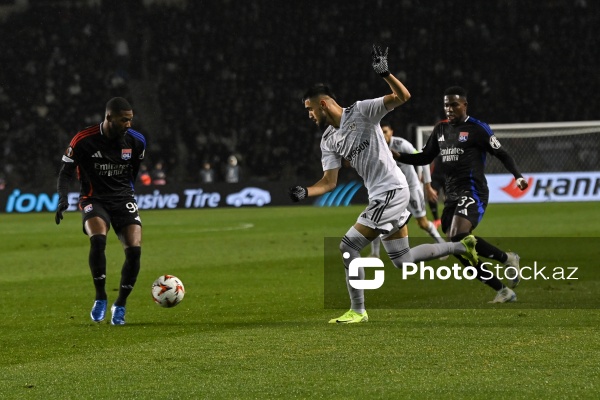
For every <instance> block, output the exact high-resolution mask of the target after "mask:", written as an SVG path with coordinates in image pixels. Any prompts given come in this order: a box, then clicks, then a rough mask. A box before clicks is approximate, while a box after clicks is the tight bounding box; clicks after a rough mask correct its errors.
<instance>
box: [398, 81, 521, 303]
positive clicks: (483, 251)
mask: <svg viewBox="0 0 600 400" xmlns="http://www.w3.org/2000/svg"><path fill="white" fill-rule="evenodd" d="M444 110H445V112H446V118H447V119H446V120H443V121H441V122H439V123H438V124H437V125H435V127H434V128H433V132H432V133H431V136H430V137H429V139H428V140H427V143H426V144H425V147H424V148H423V151H422V152H420V153H415V154H407V153H400V154H398V153H396V154H394V158H395V159H396V160H397V161H400V162H402V163H406V164H412V165H426V164H429V163H431V162H432V161H433V160H434V159H435V158H436V156H438V155H441V158H440V159H439V160H441V162H442V166H443V170H444V173H445V177H446V183H445V195H446V200H445V202H444V211H443V212H442V231H443V232H444V233H445V234H446V236H447V237H448V238H450V239H451V240H452V241H453V242H455V241H459V240H461V239H462V238H464V237H465V236H467V235H469V234H471V232H472V231H473V229H475V228H476V227H477V225H478V224H479V222H480V221H481V219H482V218H483V214H484V213H485V209H486V207H487V203H488V197H489V189H488V186H487V180H486V178H485V174H484V170H485V160H486V155H487V153H490V154H492V155H494V156H496V157H497V158H498V159H499V160H500V161H501V162H502V164H503V165H504V167H505V168H506V169H507V170H508V171H509V172H510V173H512V174H513V176H514V177H515V179H516V182H517V186H518V187H519V189H521V190H525V189H526V188H527V181H526V180H525V179H523V176H522V175H521V173H520V172H519V169H518V168H517V165H516V163H515V161H514V160H513V158H512V157H511V156H510V154H508V153H507V152H506V150H504V149H503V148H502V146H501V144H500V141H498V139H497V138H496V136H495V135H494V132H493V131H492V130H491V129H490V127H489V126H488V125H487V124H486V123H485V122H481V121H478V120H476V119H475V118H473V117H471V116H469V115H467V93H466V91H465V90H464V89H463V88H461V87H458V86H453V87H450V88H448V89H446V91H445V92H444ZM475 249H476V250H477V253H478V254H479V255H480V256H483V257H487V258H490V259H493V260H496V261H498V262H500V263H503V264H505V266H506V267H511V268H512V271H511V278H512V272H513V271H516V273H515V275H516V277H515V278H514V279H511V280H510V282H509V286H510V287H506V286H504V284H503V283H502V282H501V281H500V280H499V279H498V278H497V277H496V276H494V275H493V274H492V273H491V271H487V270H485V271H484V270H482V267H481V261H480V262H479V264H478V265H477V266H475V267H476V268H477V270H478V272H479V274H478V278H479V279H480V280H481V281H482V282H484V283H485V284H487V285H488V286H490V287H491V288H493V289H494V290H496V291H497V294H496V297H495V298H494V300H493V301H492V302H493V303H505V302H512V301H516V299H517V295H516V294H515V292H514V291H513V290H512V289H513V288H515V287H516V286H517V285H518V283H519V256H518V255H517V254H515V253H511V252H509V253H505V252H504V251H502V250H500V249H498V248H497V247H495V246H492V245H491V244H490V243H488V242H486V241H485V240H483V239H482V238H480V237H477V245H476V247H475ZM457 257H458V258H459V259H460V260H461V262H462V263H463V264H464V265H465V266H466V265H468V262H467V261H466V260H465V259H464V258H462V257H460V256H457Z"/></svg>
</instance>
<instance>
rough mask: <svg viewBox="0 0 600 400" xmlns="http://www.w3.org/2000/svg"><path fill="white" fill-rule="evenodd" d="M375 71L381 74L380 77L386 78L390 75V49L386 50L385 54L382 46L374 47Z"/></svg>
mask: <svg viewBox="0 0 600 400" xmlns="http://www.w3.org/2000/svg"><path fill="white" fill-rule="evenodd" d="M372 56H373V69H374V70H375V72H377V73H378V74H379V76H382V77H384V78H385V77H386V76H388V75H389V74H390V71H389V69H388V63H387V56H388V48H387V47H386V48H385V52H384V51H383V50H382V49H381V47H380V46H377V45H375V44H374V45H373V53H372Z"/></svg>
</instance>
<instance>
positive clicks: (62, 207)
mask: <svg viewBox="0 0 600 400" xmlns="http://www.w3.org/2000/svg"><path fill="white" fill-rule="evenodd" d="M67 208H69V202H68V201H67V199H66V198H64V197H61V198H60V199H58V207H56V215H55V216H54V222H56V225H59V224H60V221H61V220H62V219H63V213H64V212H65V211H66V210H67Z"/></svg>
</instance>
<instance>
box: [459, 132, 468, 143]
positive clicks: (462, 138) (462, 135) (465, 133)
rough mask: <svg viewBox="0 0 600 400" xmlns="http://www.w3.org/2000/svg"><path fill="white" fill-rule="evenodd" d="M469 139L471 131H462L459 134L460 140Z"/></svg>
mask: <svg viewBox="0 0 600 400" xmlns="http://www.w3.org/2000/svg"><path fill="white" fill-rule="evenodd" d="M468 139H469V132H460V133H459V134H458V141H459V142H466V141H467V140H468Z"/></svg>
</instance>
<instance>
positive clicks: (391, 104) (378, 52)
mask: <svg viewBox="0 0 600 400" xmlns="http://www.w3.org/2000/svg"><path fill="white" fill-rule="evenodd" d="M388 50H389V49H388V48H387V47H386V48H385V51H383V50H382V49H381V47H380V46H376V45H373V53H372V57H373V69H374V70H375V72H377V73H378V74H379V76H381V77H382V78H383V79H385V81H386V82H387V84H388V85H389V86H390V88H391V89H392V93H391V94H388V95H386V96H384V97H383V103H384V104H385V107H386V108H387V109H388V110H389V111H391V110H393V109H394V108H396V107H399V106H401V105H402V104H404V103H406V102H407V101H408V99H410V93H409V91H408V89H406V87H405V86H404V85H403V84H402V82H400V81H399V80H398V78H396V77H395V76H394V75H392V74H391V73H390V71H389V68H388V61H387V56H388Z"/></svg>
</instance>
